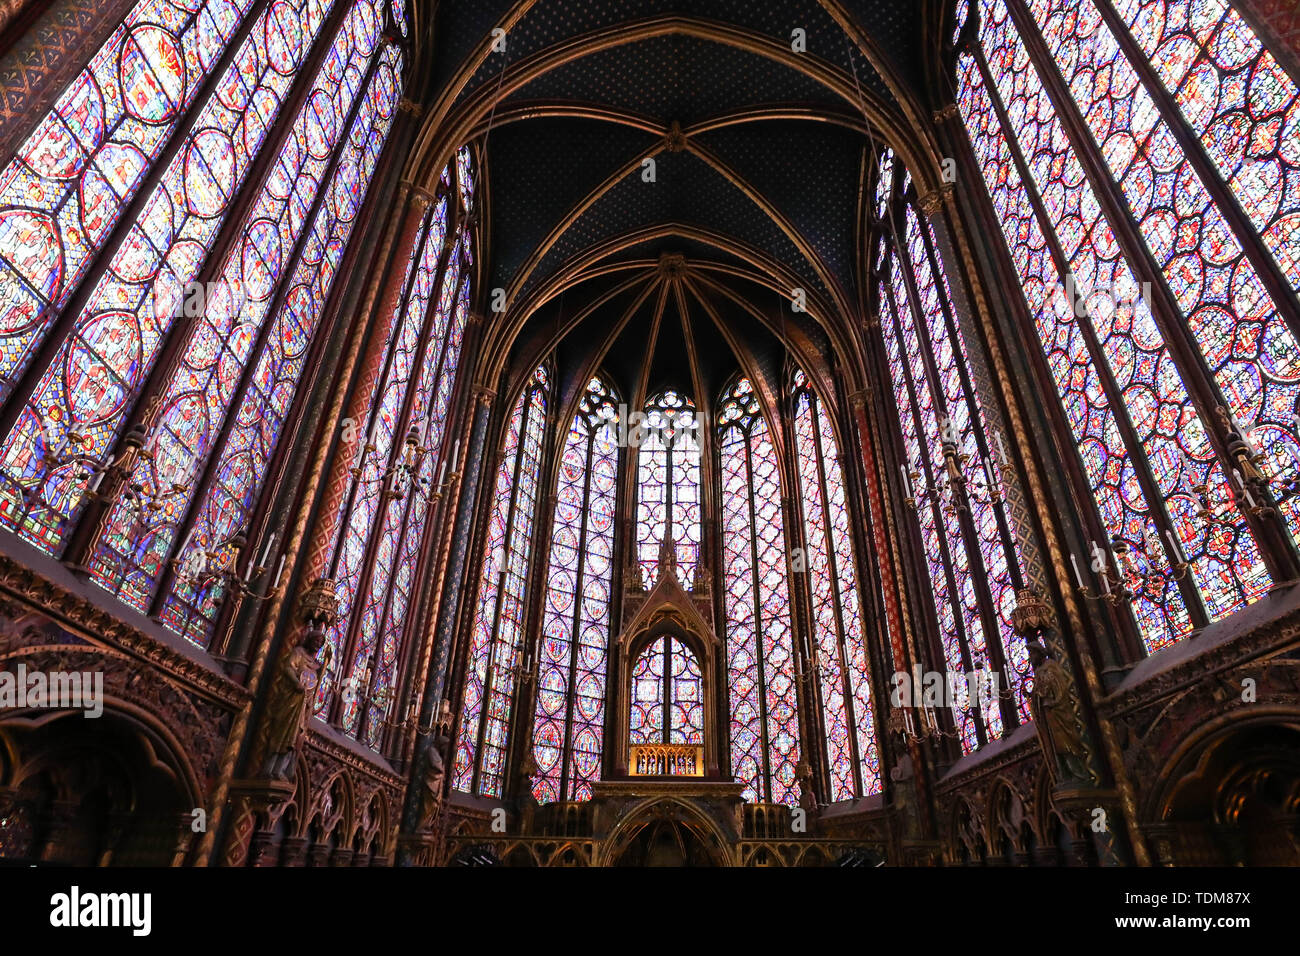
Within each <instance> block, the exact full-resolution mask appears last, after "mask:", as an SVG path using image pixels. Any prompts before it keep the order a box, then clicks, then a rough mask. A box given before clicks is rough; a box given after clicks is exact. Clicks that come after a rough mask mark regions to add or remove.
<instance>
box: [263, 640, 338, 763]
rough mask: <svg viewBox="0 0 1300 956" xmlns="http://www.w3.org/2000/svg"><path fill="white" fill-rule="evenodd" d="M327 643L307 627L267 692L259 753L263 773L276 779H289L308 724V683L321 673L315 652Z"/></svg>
mask: <svg viewBox="0 0 1300 956" xmlns="http://www.w3.org/2000/svg"><path fill="white" fill-rule="evenodd" d="M324 643H325V632H324V631H323V630H321V629H319V628H308V630H307V634H306V636H305V637H304V638H303V641H302V643H301V644H299V645H298V646H297V647H295V648H294V649H293V650H292V651H290V652H289V653H288V654H286V655H285V656H284V657H283V658H282V659H281V661H280V664H279V666H278V667H277V668H276V671H275V674H274V676H273V678H272V682H271V689H270V690H269V691H268V693H267V699H266V718H265V719H264V720H263V721H262V727H261V734H260V741H259V743H260V746H259V748H258V749H259V752H260V753H261V754H262V760H263V762H262V774H263V775H264V776H266V777H269V778H271V779H273V780H288V779H289V771H290V768H291V767H292V766H293V758H294V753H295V751H296V750H297V747H298V737H299V735H300V734H301V733H302V729H303V726H304V725H305V724H306V722H307V714H308V710H307V708H308V705H309V700H308V693H307V691H308V688H309V687H312V688H314V687H315V686H316V681H315V680H308V677H309V675H310V676H313V677H314V675H315V674H316V673H317V672H318V671H319V670H320V668H321V664H320V662H318V661H317V660H316V653H317V651H319V650H320V649H321V645H322V644H324Z"/></svg>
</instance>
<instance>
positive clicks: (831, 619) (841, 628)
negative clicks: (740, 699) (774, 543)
mask: <svg viewBox="0 0 1300 956" xmlns="http://www.w3.org/2000/svg"><path fill="white" fill-rule="evenodd" d="M792 392H793V395H792V398H793V406H794V433H795V435H794V437H795V458H796V461H797V467H798V480H799V492H800V503H801V505H802V509H803V528H802V530H803V540H804V545H803V546H804V548H805V552H806V553H805V558H806V567H807V574H806V577H807V580H808V588H809V592H810V596H811V598H812V603H811V608H812V616H813V620H812V622H811V623H812V634H811V641H810V644H811V655H810V656H811V664H812V668H813V670H814V671H815V672H816V673H817V674H818V675H819V677H818V691H819V694H820V699H821V716H822V719H823V723H824V730H823V733H824V736H825V745H826V761H827V767H828V770H829V776H830V797H831V800H833V801H839V800H849V799H852V798H853V797H856V796H863V795H865V794H869V793H878V792H879V791H880V786H881V785H880V750H879V746H878V745H877V743H876V728H875V715H874V710H873V708H872V702H871V673H870V667H869V664H868V662H867V649H866V640H865V634H864V630H863V621H862V610H861V603H860V597H859V594H858V582H857V571H856V568H855V565H854V560H853V532H852V527H851V525H850V521H849V512H848V500H847V498H846V495H845V487H844V475H843V472H842V470H841V464H840V457H839V445H838V443H837V441H836V439H835V433H834V430H833V429H832V427H831V421H830V416H829V415H828V414H827V413H826V409H825V408H824V407H823V405H822V404H821V401H820V400H819V399H818V397H817V394H816V393H815V392H814V391H813V389H812V385H811V383H810V382H809V381H808V379H807V377H806V376H805V375H804V373H803V372H796V373H795V376H794V381H793V383H792Z"/></svg>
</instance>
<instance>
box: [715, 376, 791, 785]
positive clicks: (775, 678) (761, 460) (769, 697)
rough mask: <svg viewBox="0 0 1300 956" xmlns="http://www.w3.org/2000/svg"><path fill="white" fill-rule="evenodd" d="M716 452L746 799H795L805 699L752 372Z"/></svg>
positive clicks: (734, 716) (768, 444) (736, 388)
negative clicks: (799, 689)
mask: <svg viewBox="0 0 1300 956" xmlns="http://www.w3.org/2000/svg"><path fill="white" fill-rule="evenodd" d="M718 454H719V457H720V459H721V475H722V500H721V502H720V509H719V510H720V512H721V515H722V541H721V544H722V568H721V576H722V591H723V595H724V597H723V611H724V614H725V619H726V655H727V687H728V692H729V697H730V702H729V714H730V725H729V726H730V738H731V772H732V774H733V775H734V776H735V778H736V779H737V780H738V781H739V782H741V783H743V784H744V785H745V797H746V799H748V800H751V801H758V802H765V803H785V804H789V805H791V806H794V805H796V804H797V803H798V799H799V788H798V781H797V779H796V776H795V770H796V767H797V766H798V763H799V704H798V697H797V689H796V688H797V680H796V677H797V674H796V670H795V660H794V635H793V630H792V626H791V617H790V587H789V580H788V567H789V564H788V561H787V555H788V552H787V546H786V540H785V519H784V515H783V513H782V500H783V497H782V494H781V475H780V471H779V469H778V467H777V454H776V445H775V444H774V443H773V440H772V436H771V433H770V431H769V430H768V426H767V421H766V419H765V418H764V417H763V413H762V410H761V409H760V407H759V401H758V396H757V395H756V394H755V393H754V388H753V385H752V384H751V383H750V382H749V380H748V379H740V380H739V381H737V382H736V383H735V384H733V385H732V386H731V387H730V388H728V389H727V390H726V391H725V392H723V395H722V400H721V404H720V411H719V414H718Z"/></svg>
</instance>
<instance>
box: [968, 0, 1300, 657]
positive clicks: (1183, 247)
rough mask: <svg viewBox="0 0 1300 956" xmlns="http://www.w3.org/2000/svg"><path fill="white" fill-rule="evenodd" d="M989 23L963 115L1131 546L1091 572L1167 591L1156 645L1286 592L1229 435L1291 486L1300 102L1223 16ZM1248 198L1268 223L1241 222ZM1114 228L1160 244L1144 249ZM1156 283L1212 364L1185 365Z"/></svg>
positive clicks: (1168, 0) (1197, 360)
mask: <svg viewBox="0 0 1300 956" xmlns="http://www.w3.org/2000/svg"><path fill="white" fill-rule="evenodd" d="M1012 8H1014V10H1015V12H1016V13H1015V15H1014V16H1013V9H1012ZM980 15H981V16H980V20H981V22H980V30H979V35H978V42H977V43H975V44H973V45H972V46H971V48H970V49H969V50H968V51H967V52H966V53H965V54H964V55H962V56H961V57H960V59H959V62H958V76H957V79H958V98H957V101H958V105H959V107H960V109H961V111H962V115H963V117H964V118H965V121H966V127H967V130H968V132H969V133H970V139H971V142H972V145H973V146H974V150H975V155H976V157H977V160H978V161H979V163H980V166H981V168H982V171H983V173H984V179H985V183H986V185H987V186H988V189H989V193H990V195H991V197H992V199H993V204H994V208H995V210H996V212H997V216H998V219H999V220H1000V222H1001V223H1002V225H1003V233H1004V236H1005V238H1006V240H1007V246H1008V248H1009V250H1010V252H1011V258H1012V262H1013V264H1014V266H1015V268H1016V270H1017V272H1018V273H1019V275H1020V279H1021V282H1022V284H1023V287H1024V289H1025V299H1026V305H1027V306H1028V309H1029V313H1030V315H1031V316H1032V317H1033V320H1034V325H1035V330H1036V331H1037V333H1038V336H1039V339H1040V344H1041V345H1042V348H1043V350H1044V353H1045V354H1046V356H1047V365H1048V369H1049V371H1050V373H1051V375H1052V377H1053V379H1054V381H1055V383H1056V386H1057V390H1058V393H1059V395H1060V397H1061V399H1062V403H1063V405H1064V409H1065V413H1066V419H1067V420H1068V421H1069V424H1070V426H1071V428H1072V430H1073V432H1074V438H1075V444H1076V446H1077V447H1078V449H1079V454H1080V458H1081V460H1082V465H1083V470H1084V473H1085V474H1086V476H1087V478H1088V481H1089V484H1090V485H1091V487H1092V491H1093V494H1094V496H1095V498H1096V501H1097V505H1098V512H1099V516H1100V520H1101V522H1102V524H1103V525H1104V527H1105V529H1106V534H1107V535H1108V536H1110V538H1111V540H1110V541H1109V542H1103V543H1102V545H1097V544H1096V543H1095V542H1094V543H1093V554H1092V555H1088V556H1086V557H1085V561H1086V562H1087V564H1089V565H1094V570H1095V565H1096V564H1102V565H1107V564H1109V562H1110V561H1111V560H1113V561H1114V562H1116V563H1119V564H1121V565H1123V566H1124V567H1125V569H1126V570H1125V572H1124V574H1125V576H1126V577H1131V578H1132V579H1138V578H1140V579H1141V580H1143V581H1145V582H1146V583H1145V586H1144V587H1142V588H1140V589H1136V590H1137V591H1138V593H1137V594H1136V596H1135V597H1134V598H1133V600H1132V601H1131V602H1130V606H1131V608H1132V612H1133V616H1134V620H1135V622H1136V624H1137V626H1138V629H1139V632H1140V633H1141V635H1142V637H1143V639H1144V641H1145V643H1146V647H1147V649H1148V650H1156V649H1158V648H1160V647H1163V646H1166V645H1168V644H1169V643H1171V642H1173V641H1175V640H1177V639H1178V638H1180V637H1183V636H1185V635H1186V634H1188V633H1189V632H1190V631H1191V630H1192V629H1193V628H1194V627H1196V626H1198V625H1200V624H1204V623H1205V622H1206V621H1208V620H1215V619H1217V618H1220V617H1223V616H1224V615H1226V614H1229V613H1231V612H1232V611H1234V610H1236V609H1238V608H1240V607H1242V606H1243V605H1244V604H1246V603H1248V602H1250V601H1252V600H1254V599H1255V598H1257V597H1258V596H1260V595H1261V594H1263V593H1264V592H1265V591H1266V590H1267V589H1268V588H1269V587H1270V586H1271V584H1272V578H1271V575H1270V574H1269V572H1268V570H1267V568H1266V566H1265V562H1264V558H1263V556H1262V555H1261V552H1260V547H1259V544H1258V543H1257V541H1256V539H1255V538H1254V536H1253V535H1252V533H1251V532H1250V530H1249V528H1248V527H1247V521H1246V517H1245V513H1244V512H1246V511H1247V510H1251V511H1252V513H1256V514H1257V513H1259V510H1258V508H1257V506H1258V504H1259V502H1258V501H1257V500H1256V496H1257V495H1260V494H1262V493H1263V492H1262V491H1261V489H1260V488H1259V487H1258V486H1256V487H1255V489H1254V491H1252V490H1251V489H1250V488H1249V487H1248V486H1247V484H1246V482H1245V481H1244V480H1243V477H1242V475H1241V473H1240V470H1239V462H1238V461H1237V460H1236V459H1235V458H1233V459H1229V458H1227V457H1226V455H1225V453H1224V452H1222V451H1219V452H1216V448H1215V444H1214V443H1213V442H1212V441H1211V437H1210V436H1211V433H1217V434H1219V435H1220V436H1222V435H1223V434H1225V430H1227V429H1231V430H1233V431H1236V432H1239V433H1241V434H1243V435H1244V436H1245V438H1246V440H1247V442H1248V443H1249V444H1251V445H1252V446H1253V449H1254V450H1255V451H1257V452H1258V453H1259V455H1260V460H1261V463H1262V464H1263V465H1264V470H1265V471H1266V472H1269V473H1271V474H1273V475H1275V476H1277V477H1280V478H1282V479H1284V480H1285V479H1286V478H1288V477H1290V476H1291V475H1293V474H1294V472H1295V461H1296V460H1300V459H1298V458H1297V456H1300V442H1298V441H1297V437H1296V424H1295V422H1294V420H1293V419H1294V415H1295V414H1296V410H1297V403H1298V402H1300V385H1298V384H1297V382H1300V373H1297V369H1300V347H1298V343H1297V342H1296V340H1295V338H1294V335H1293V333H1292V331H1291V327H1292V325H1291V323H1290V322H1288V320H1287V319H1286V318H1285V317H1284V315H1283V314H1282V313H1283V312H1284V311H1286V310H1290V312H1291V313H1292V317H1293V318H1294V312H1295V305H1294V302H1293V301H1291V300H1293V296H1289V295H1288V296H1283V297H1282V299H1278V300H1275V299H1273V298H1272V294H1271V293H1270V292H1269V287H1268V284H1267V282H1266V281H1265V279H1264V278H1263V277H1262V276H1263V275H1264V274H1265V273H1268V274H1272V271H1273V270H1277V272H1278V274H1279V275H1280V276H1282V277H1283V278H1282V280H1281V281H1282V283H1283V284H1284V285H1290V286H1291V287H1292V288H1294V286H1295V284H1296V279H1297V268H1296V262H1297V257H1296V248H1297V246H1296V242H1297V239H1296V236H1297V234H1300V230H1297V228H1296V225H1297V220H1296V210H1297V208H1298V207H1297V198H1298V197H1300V187H1298V186H1297V179H1296V167H1297V159H1300V157H1297V156H1295V155H1293V154H1294V152H1295V151H1294V150H1293V149H1290V148H1289V145H1288V144H1290V143H1294V142H1296V137H1295V136H1294V135H1292V136H1290V137H1288V136H1287V135H1286V133H1285V132H1284V130H1285V128H1286V123H1287V120H1286V119H1285V116H1286V115H1288V111H1290V112H1294V109H1295V106H1296V103H1297V90H1296V86H1295V84H1294V83H1293V82H1291V81H1290V80H1289V78H1288V77H1287V76H1286V74H1285V73H1284V72H1283V71H1282V70H1281V69H1280V68H1279V67H1278V66H1277V64H1276V63H1275V61H1273V59H1272V57H1271V56H1269V54H1268V53H1267V52H1266V51H1265V50H1264V49H1263V47H1262V45H1261V44H1260V42H1259V40H1258V38H1257V37H1256V36H1255V35H1254V34H1253V32H1252V31H1251V30H1250V29H1249V27H1248V26H1247V25H1246V24H1245V23H1244V22H1243V21H1242V20H1241V19H1240V17H1238V16H1237V15H1236V14H1235V13H1233V12H1232V11H1231V10H1230V9H1228V7H1227V5H1226V4H1224V3H1223V2H1220V0H1150V2H1145V0H1084V2H1083V3H1081V4H1066V3H1063V2H1060V0H1031V2H1025V0H981V2H980ZM1022 28H1023V29H1025V30H1029V31H1031V32H1032V33H1033V35H1032V36H1029V37H1026V36H1024V35H1022V33H1021V29H1022ZM1038 51H1044V52H1043V53H1042V54H1041V55H1040V53H1039V52H1038ZM1053 90H1058V91H1063V92H1061V93H1060V94H1059V95H1056V96H1054V95H1053V92H1052V91H1053ZM1061 97H1068V98H1069V99H1062V98H1061ZM1162 97H1168V99H1163V100H1162V99H1161V98H1162ZM1164 103H1172V104H1174V106H1173V107H1170V108H1169V109H1168V110H1166V108H1165V106H1164V105H1163V104H1164ZM1174 107H1176V109H1175V108H1174ZM1061 108H1065V109H1067V110H1071V111H1073V110H1077V113H1076V114H1075V115H1076V117H1077V119H1078V123H1077V124H1076V126H1075V127H1073V128H1077V129H1081V130H1083V131H1084V133H1083V136H1082V137H1080V138H1079V139H1074V138H1072V137H1071V135H1070V131H1071V127H1070V126H1068V125H1067V124H1066V123H1065V122H1064V121H1063V118H1062V116H1061V115H1059V114H1058V110H1059V109H1061ZM1080 150H1083V151H1084V152H1086V153H1087V155H1086V156H1085V155H1081V153H1080V152H1079V151H1080ZM1090 170H1098V171H1099V172H1098V173H1097V174H1096V175H1099V176H1102V177H1104V178H1094V174H1093V173H1092V172H1090ZM1220 180H1221V181H1220ZM1225 184H1226V186H1225ZM1225 190H1226V191H1225ZM1228 194H1231V196H1233V197H1235V198H1234V199H1231V200H1228V201H1230V202H1238V203H1239V204H1240V208H1241V209H1242V211H1243V215H1244V217H1245V220H1248V222H1249V227H1244V226H1239V225H1238V224H1234V223H1230V222H1229V220H1228V218H1227V217H1226V214H1225V210H1224V207H1223V201H1222V200H1223V197H1224V196H1225V195H1228ZM1111 195H1113V196H1115V197H1116V200H1115V201H1114V202H1110V201H1108V199H1107V197H1109V196H1111ZM1216 195H1217V196H1218V197H1219V198H1218V199H1216V198H1215V196H1216ZM1116 204H1117V205H1118V206H1119V208H1118V210H1115V206H1116ZM1112 215H1118V216H1120V217H1121V218H1125V219H1130V220H1131V222H1132V223H1133V224H1134V226H1135V227H1136V231H1137V234H1138V236H1139V237H1140V239H1141V242H1142V243H1143V247H1142V248H1140V249H1133V248H1129V249H1127V252H1128V255H1126V254H1125V251H1126V250H1125V248H1124V247H1122V244H1121V243H1120V242H1119V241H1118V240H1117V237H1116V235H1115V233H1114V231H1113V229H1114V227H1115V223H1114V222H1112V220H1111V216H1112ZM1130 256H1132V257H1133V258H1132V259H1131V260H1130ZM1261 270H1262V271H1261ZM1146 276H1157V277H1159V279H1160V280H1162V281H1161V282H1159V283H1157V284H1156V288H1155V290H1154V296H1155V297H1156V298H1161V297H1162V296H1163V295H1164V289H1166V288H1167V289H1168V292H1169V293H1170V296H1169V298H1168V300H1167V301H1169V303H1170V305H1171V307H1172V308H1173V309H1176V310H1177V312H1178V313H1180V315H1181V320H1182V321H1183V322H1185V324H1186V327H1187V330H1188V332H1190V335H1189V336H1188V340H1189V341H1190V342H1191V343H1193V345H1194V352H1192V353H1187V352H1181V351H1177V350H1174V349H1172V348H1171V347H1170V344H1169V341H1168V340H1167V338H1166V336H1167V335H1168V334H1169V330H1168V328H1167V327H1166V326H1164V325H1162V323H1161V322H1160V321H1159V320H1158V316H1157V313H1158V312H1159V311H1160V310H1159V309H1154V307H1153V305H1152V297H1153V291H1152V283H1150V282H1145V283H1142V284H1139V282H1138V277H1146ZM1284 299H1285V300H1287V301H1283V300H1284ZM1189 382H1191V383H1193V386H1189V384H1188V383H1189ZM1195 389H1200V390H1201V393H1202V394H1205V393H1207V392H1208V393H1210V394H1213V395H1216V398H1215V401H1216V402H1220V403H1221V404H1222V405H1223V406H1224V407H1226V409H1227V414H1228V416H1230V418H1229V422H1227V423H1224V422H1220V421H1217V420H1215V415H1214V414H1212V413H1211V409H1209V408H1207V407H1205V406H1204V405H1202V406H1198V405H1197V404H1196V403H1194V401H1193V399H1192V398H1191V394H1192V393H1193V391H1194V390H1195ZM1282 497H1283V500H1281V501H1280V502H1279V511H1280V514H1281V518H1282V520H1283V521H1284V522H1285V523H1286V525H1287V527H1288V529H1289V530H1290V533H1291V534H1292V536H1293V537H1295V536H1296V535H1297V532H1298V531H1300V511H1298V510H1297V508H1298V503H1297V501H1296V500H1295V498H1294V496H1282ZM1107 544H1109V545H1110V547H1109V548H1107V547H1105V545H1107ZM1076 561H1077V558H1076ZM1184 563H1185V564H1186V570H1187V580H1186V582H1184V583H1183V584H1182V585H1181V586H1180V585H1179V583H1178V581H1177V580H1176V579H1175V574H1174V571H1173V569H1174V567H1175V566H1178V567H1181V566H1182V565H1183V564H1184ZM1092 586H1093V587H1094V588H1096V587H1098V584H1093V585H1092ZM1100 586H1102V587H1104V586H1105V582H1100Z"/></svg>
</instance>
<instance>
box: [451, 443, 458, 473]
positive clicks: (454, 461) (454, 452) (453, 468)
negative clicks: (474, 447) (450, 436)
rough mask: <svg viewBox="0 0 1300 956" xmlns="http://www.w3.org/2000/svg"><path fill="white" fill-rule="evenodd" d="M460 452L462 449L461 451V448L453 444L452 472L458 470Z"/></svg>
mask: <svg viewBox="0 0 1300 956" xmlns="http://www.w3.org/2000/svg"><path fill="white" fill-rule="evenodd" d="M458 451H460V449H459V448H458V447H457V446H456V444H455V443H454V442H453V443H452V446H451V470H452V471H455V470H456V453H457V452H458Z"/></svg>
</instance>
